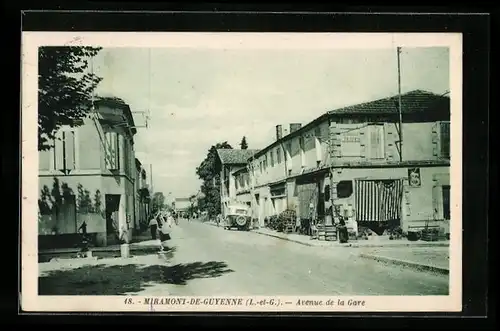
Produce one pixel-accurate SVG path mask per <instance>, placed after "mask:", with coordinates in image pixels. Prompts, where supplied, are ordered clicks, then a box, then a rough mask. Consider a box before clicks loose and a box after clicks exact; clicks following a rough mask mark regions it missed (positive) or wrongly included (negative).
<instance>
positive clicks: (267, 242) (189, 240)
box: [151, 221, 448, 295]
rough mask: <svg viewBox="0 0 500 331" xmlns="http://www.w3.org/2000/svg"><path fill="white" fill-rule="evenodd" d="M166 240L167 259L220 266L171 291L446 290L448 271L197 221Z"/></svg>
mask: <svg viewBox="0 0 500 331" xmlns="http://www.w3.org/2000/svg"><path fill="white" fill-rule="evenodd" d="M170 244H171V245H172V246H175V248H176V250H175V253H174V254H173V258H172V261H171V262H170V263H172V264H179V263H180V264H188V263H193V262H202V263H206V262H213V263H212V264H213V267H214V268H215V269H217V268H219V269H220V270H216V272H218V274H217V275H215V276H216V277H209V278H194V277H192V278H193V279H190V280H188V281H186V283H185V285H170V286H169V292H170V293H171V294H174V295H215V294H218V295H220V294H226V295H269V294H274V295H326V294H340V295H380V294H383V295H447V294H448V276H445V275H437V274H429V273H424V272H418V271H414V270H411V269H405V268H403V267H398V266H388V265H384V264H381V263H379V262H375V261H370V260H365V259H361V258H357V257H355V256H353V255H352V254H351V253H350V250H349V249H348V248H340V249H339V248H337V249H332V248H324V247H307V246H304V245H299V244H296V243H291V242H287V241H284V240H280V239H276V238H271V237H268V236H263V235H259V234H255V233H252V232H240V231H236V230H231V231H227V230H224V229H222V228H217V227H214V226H211V225H207V224H201V223H199V222H196V221H193V222H187V221H181V222H180V224H179V227H178V228H177V229H175V230H174V231H173V233H172V240H171V242H170ZM226 265H227V266H226ZM227 269H230V270H232V271H229V270H227ZM186 272H187V273H189V271H186ZM203 273H209V270H205V271H202V272H200V276H203ZM188 278H189V277H188ZM153 288H156V290H157V291H158V290H159V291H161V289H160V288H158V287H156V286H155V287H153ZM153 288H152V289H151V290H153Z"/></svg>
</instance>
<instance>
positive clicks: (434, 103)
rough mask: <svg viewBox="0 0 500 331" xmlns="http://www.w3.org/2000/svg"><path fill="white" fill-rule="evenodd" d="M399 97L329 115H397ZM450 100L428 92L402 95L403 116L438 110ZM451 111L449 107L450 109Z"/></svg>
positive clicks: (356, 106) (412, 92) (343, 109)
mask: <svg viewBox="0 0 500 331" xmlns="http://www.w3.org/2000/svg"><path fill="white" fill-rule="evenodd" d="M398 101H399V98H398V96H397V95H395V96H392V97H388V98H384V99H379V100H375V101H370V102H365V103H360V104H357V105H352V106H347V107H343V108H339V109H335V110H332V111H329V112H328V113H329V114H345V113H351V114H377V113H397V112H398ZM449 101H450V98H449V97H447V96H443V95H439V94H434V93H431V92H427V91H422V90H415V91H411V92H408V93H405V94H401V104H402V107H401V108H402V112H403V114H411V113H421V112H429V111H433V110H437V109H438V108H441V109H440V110H442V107H443V106H446V103H449ZM448 109H449V107H448Z"/></svg>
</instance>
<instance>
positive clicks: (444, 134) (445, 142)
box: [440, 122, 450, 159]
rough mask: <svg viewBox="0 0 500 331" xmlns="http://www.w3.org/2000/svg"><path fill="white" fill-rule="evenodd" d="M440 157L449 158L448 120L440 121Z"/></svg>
mask: <svg viewBox="0 0 500 331" xmlns="http://www.w3.org/2000/svg"><path fill="white" fill-rule="evenodd" d="M440 125H441V157H443V158H447V159H449V158H450V122H441V123H440Z"/></svg>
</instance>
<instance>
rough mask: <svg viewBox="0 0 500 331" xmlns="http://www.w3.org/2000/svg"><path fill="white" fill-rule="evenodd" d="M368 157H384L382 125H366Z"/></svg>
mask: <svg viewBox="0 0 500 331" xmlns="http://www.w3.org/2000/svg"><path fill="white" fill-rule="evenodd" d="M368 129H369V130H368V151H369V153H368V155H367V156H368V157H369V158H370V159H383V158H385V139H384V125H383V124H381V125H379V124H374V125H370V126H368Z"/></svg>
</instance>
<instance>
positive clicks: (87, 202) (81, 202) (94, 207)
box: [77, 184, 102, 214]
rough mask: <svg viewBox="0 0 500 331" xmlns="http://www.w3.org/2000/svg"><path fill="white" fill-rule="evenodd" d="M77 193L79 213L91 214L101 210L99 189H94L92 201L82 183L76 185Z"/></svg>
mask: <svg viewBox="0 0 500 331" xmlns="http://www.w3.org/2000/svg"><path fill="white" fill-rule="evenodd" d="M77 191H78V192H77V193H78V200H77V206H78V212H79V213H81V214H92V213H101V212H102V208H101V206H102V201H101V199H102V195H101V191H100V190H96V191H95V194H94V198H93V200H94V201H92V197H91V196H90V192H89V190H87V189H84V188H83V185H82V184H78V187H77Z"/></svg>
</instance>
